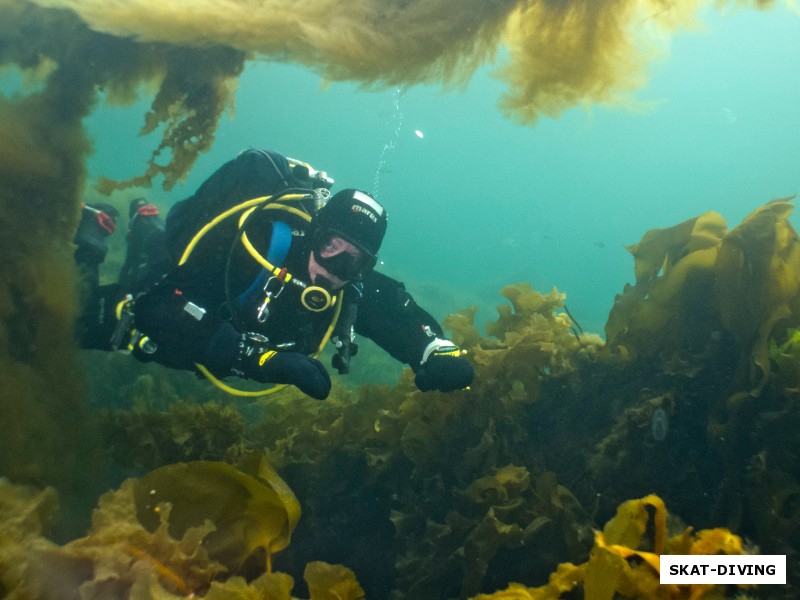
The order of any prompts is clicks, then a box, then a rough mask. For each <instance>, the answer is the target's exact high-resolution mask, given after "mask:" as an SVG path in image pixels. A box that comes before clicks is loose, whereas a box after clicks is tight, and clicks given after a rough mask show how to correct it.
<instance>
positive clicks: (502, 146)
mask: <svg viewBox="0 0 800 600" xmlns="http://www.w3.org/2000/svg"><path fill="white" fill-rule="evenodd" d="M699 21H700V22H701V25H702V27H701V28H699V29H698V30H691V31H687V30H683V31H681V32H679V33H678V34H676V35H675V36H674V37H673V38H672V40H671V42H670V44H669V46H670V47H669V48H668V49H667V52H665V54H664V55H663V56H662V57H661V58H659V59H657V60H655V61H653V62H652V63H651V64H650V65H649V67H648V70H647V72H648V76H649V81H648V82H647V84H646V85H645V86H644V87H643V88H642V89H640V90H638V91H637V92H636V93H635V99H636V100H637V101H639V104H640V105H641V107H640V108H641V110H637V111H632V110H628V109H626V108H623V107H603V106H590V107H575V108H573V109H570V110H568V111H567V112H566V113H564V114H562V115H560V116H558V117H556V118H549V117H544V118H542V119H541V120H540V121H539V122H538V123H536V124H535V125H534V126H521V125H518V124H515V123H513V122H511V121H510V120H508V119H506V118H505V117H504V116H503V115H502V114H501V113H500V111H499V110H498V107H497V102H498V100H499V98H500V95H501V94H502V93H503V91H504V88H503V86H502V84H500V83H499V82H497V81H496V80H495V79H493V78H492V71H493V69H494V67H493V66H491V65H490V66H488V67H485V68H484V69H482V70H481V71H480V72H478V73H477V74H476V76H475V77H473V79H472V80H471V81H470V82H469V84H468V86H467V88H466V89H465V90H463V91H444V90H442V89H441V88H439V87H436V86H419V87H412V88H410V89H403V90H400V89H387V90H383V91H378V92H375V91H362V90H360V89H359V87H358V86H356V85H352V84H342V83H338V84H332V85H330V86H329V87H325V86H324V85H323V82H322V81H321V80H320V78H319V76H317V75H316V74H314V73H312V72H310V71H308V70H306V69H303V68H300V67H296V66H292V65H284V64H277V63H271V62H250V63H249V64H248V66H247V68H246V71H245V73H244V74H243V76H242V77H241V78H240V80H239V88H238V91H237V95H236V109H235V114H234V115H229V118H225V119H223V121H222V122H221V124H220V126H219V129H218V132H217V140H216V143H215V144H214V146H213V148H212V150H211V151H210V152H208V153H207V154H205V155H204V156H201V157H200V159H199V160H198V161H197V163H196V165H195V167H194V169H193V170H192V172H191V173H190V175H189V177H188V178H187V180H186V181H185V183H184V184H183V185H182V186H178V187H176V188H175V189H174V190H172V191H171V192H169V193H167V192H164V191H163V190H160V189H155V190H152V191H151V192H148V193H152V196H153V198H154V199H155V200H156V201H157V202H158V203H160V204H161V205H164V206H166V205H169V204H171V203H172V202H174V201H177V200H179V199H181V198H182V197H185V196H186V195H188V194H190V193H191V192H192V191H193V190H194V189H195V188H196V187H197V186H198V185H199V184H200V183H201V182H202V180H203V179H204V178H205V177H207V176H208V175H209V174H211V173H212V172H213V171H214V169H216V168H217V167H218V166H219V165H221V164H222V163H224V162H225V161H226V160H228V159H230V158H232V157H233V156H235V155H236V154H237V153H238V152H239V151H241V150H242V149H244V148H247V147H251V146H254V147H269V148H274V149H277V150H279V151H281V152H283V153H285V154H287V155H289V156H293V157H295V158H300V159H302V160H305V161H307V162H310V163H311V164H312V165H314V166H315V167H316V168H317V169H323V170H326V171H328V172H329V173H330V175H331V176H332V177H333V178H334V179H335V180H336V187H337V189H342V188H344V187H358V188H363V189H366V190H368V191H371V192H376V193H377V195H378V196H379V198H380V200H381V201H382V202H384V203H385V204H386V206H387V208H388V210H389V214H390V229H389V233H388V236H387V239H386V242H385V244H384V248H383V252H382V255H381V259H382V261H383V263H384V264H383V267H382V268H383V269H384V270H385V271H386V272H387V273H389V274H392V275H395V276H398V277H399V278H400V279H402V280H404V281H406V282H407V284H408V285H409V287H410V288H411V289H412V291H414V292H415V295H416V296H417V299H418V301H420V302H422V303H423V304H427V305H431V304H433V306H432V308H433V310H434V312H436V313H437V315H438V316H443V313H446V312H449V311H452V310H456V309H458V308H462V307H466V306H471V305H473V304H478V305H479V306H480V307H481V311H480V312H479V317H478V321H479V322H482V321H485V320H488V319H493V318H494V317H495V315H496V313H495V310H494V307H495V306H496V305H497V304H499V303H501V302H503V299H502V298H501V297H500V296H499V295H498V291H499V289H500V288H501V287H502V286H503V285H505V284H509V283H516V282H518V281H528V282H530V283H531V284H532V285H533V286H534V288H535V289H538V290H540V291H543V292H544V291H548V290H549V289H550V288H551V287H552V286H556V287H557V288H558V289H559V290H560V291H562V292H565V293H566V294H567V305H568V307H569V308H570V310H571V312H572V313H573V314H574V316H575V317H576V318H577V319H578V320H579V321H580V322H581V324H582V325H583V327H584V328H585V329H586V330H589V331H595V332H599V333H601V332H602V329H603V325H604V323H605V320H606V318H607V316H608V311H609V309H610V307H611V305H612V302H613V300H614V295H615V294H616V293H618V292H620V291H621V289H622V287H623V286H624V284H625V283H626V282H629V281H632V278H633V270H632V267H633V260H632V258H631V256H630V255H629V253H628V252H627V251H626V250H625V249H624V245H630V244H633V243H635V242H637V241H638V240H639V239H640V238H641V237H642V235H643V234H644V233H645V232H646V231H647V230H648V229H650V228H653V227H669V226H671V225H674V224H677V223H679V222H681V221H684V220H686V219H689V218H691V217H694V216H696V215H698V214H701V213H703V212H705V211H709V210H715V211H718V212H720V213H721V214H722V215H723V217H725V219H726V220H727V222H728V225H729V228H733V227H735V226H736V225H738V224H739V223H740V222H741V220H742V218H744V217H745V216H746V215H747V214H748V213H749V212H750V211H751V210H753V209H755V208H756V207H757V206H759V205H761V204H762V203H764V202H766V201H768V200H770V199H773V198H777V197H784V196H789V195H792V194H795V193H797V192H798V190H799V189H800V109H798V106H800V45H799V44H798V43H797V42H798V40H800V16H799V15H797V14H795V13H793V12H792V11H790V10H789V9H788V8H786V7H784V6H782V5H781V6H776V7H775V8H774V9H772V10H769V11H764V12H760V11H755V10H750V9H739V10H730V11H727V12H725V11H723V12H720V11H717V10H709V11H706V12H704V13H701V15H700V16H699ZM145 107H146V104H140V105H137V106H135V107H131V108H127V109H120V108H114V109H109V108H102V109H100V110H98V111H97V112H96V113H95V115H94V116H93V117H92V118H91V119H90V121H89V123H88V126H89V128H90V131H91V133H92V136H93V138H94V140H95V153H94V156H93V158H92V160H91V162H90V171H91V174H92V175H93V176H97V175H103V176H107V177H119V178H124V177H128V176H132V175H135V174H137V173H138V172H140V171H141V170H143V165H144V162H145V160H146V158H147V157H148V155H149V152H150V150H151V149H152V148H153V147H154V146H155V144H156V143H157V141H156V139H155V137H154V136H150V138H152V139H149V138H145V139H142V138H139V137H138V130H139V128H140V127H141V124H142V118H143V117H142V115H143V114H144V112H145ZM416 131H420V132H422V134H423V136H424V137H422V138H420V137H419V136H418V135H417V134H416V133H415V132H416ZM793 218H794V222H795V223H797V217H796V216H795V217H793Z"/></svg>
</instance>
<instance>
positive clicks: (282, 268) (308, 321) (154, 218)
mask: <svg viewBox="0 0 800 600" xmlns="http://www.w3.org/2000/svg"><path fill="white" fill-rule="evenodd" d="M332 183H333V180H331V179H330V178H328V177H327V174H326V173H324V172H321V171H315V170H314V169H313V168H311V167H310V166H309V165H307V164H306V163H302V162H300V161H296V160H294V159H288V158H286V157H284V156H283V155H281V154H279V153H277V152H274V151H269V150H257V149H250V150H245V151H244V152H242V153H240V154H239V155H238V156H237V157H236V158H235V159H233V160H231V161H229V162H228V163H226V164H225V165H223V166H222V167H220V168H219V169H218V170H217V171H216V172H215V173H214V174H213V175H211V177H209V178H208V179H207V180H206V181H205V182H204V183H203V184H202V185H201V186H200V188H198V190H197V192H195V194H194V195H193V196H190V197H189V198H187V199H185V200H183V201H181V202H178V203H177V204H175V205H174V206H173V207H172V209H171V210H170V212H169V214H168V215H167V219H166V223H165V224H164V223H163V221H161V220H160V216H158V212H157V209H155V207H154V206H152V205H150V204H149V203H147V202H146V201H145V200H143V199H137V200H135V201H134V203H138V204H137V205H136V206H135V207H134V204H133V203H132V205H131V211H132V213H131V214H132V215H133V214H134V208H135V211H136V212H135V214H136V215H137V216H136V217H135V218H136V219H139V221H140V224H141V223H145V222H149V223H150V227H149V228H150V230H151V231H152V230H160V231H161V233H162V235H161V236H160V237H158V236H154V237H153V239H152V240H151V242H152V243H153V244H157V245H158V244H160V246H161V248H162V249H165V250H163V251H159V250H157V249H156V250H154V249H153V248H151V249H150V250H149V255H148V257H147V260H144V261H143V262H142V261H137V260H135V259H133V258H132V257H131V256H130V254H131V251H132V250H133V249H134V246H133V245H134V238H133V237H129V240H128V244H129V246H128V251H129V256H128V258H127V259H126V263H125V265H126V266H124V267H123V274H124V275H125V277H122V278H121V281H120V282H119V283H117V284H112V285H108V286H100V287H97V288H96V290H95V293H94V294H93V295H92V296H91V298H92V299H91V300H90V301H89V302H88V303H87V308H88V309H89V314H88V315H86V316H84V318H82V320H81V323H82V327H81V331H82V336H81V339H82V345H83V346H84V347H87V348H101V347H105V349H112V350H113V349H118V348H127V349H129V350H130V351H131V353H132V354H133V355H134V356H135V357H137V358H138V359H140V360H143V361H156V362H158V363H160V364H163V365H165V366H167V367H171V368H177V369H187V370H193V371H195V372H198V373H199V374H202V375H203V376H205V377H206V378H208V379H209V380H211V381H212V382H213V383H215V384H216V385H218V386H219V387H221V388H222V389H225V390H226V391H230V392H231V393H239V394H240V395H260V394H263V393H264V392H263V391H262V392H241V391H238V390H236V389H235V388H231V387H230V386H228V385H227V384H226V383H224V382H223V381H221V380H223V379H226V378H229V377H232V376H235V377H240V378H244V379H251V380H254V381H257V382H260V383H265V384H290V385H294V386H296V387H297V388H299V389H300V390H301V391H302V392H304V393H305V394H307V395H309V396H311V397H313V398H317V399H324V398H326V397H327V396H328V394H329V392H330V388H331V379H330V376H329V374H328V372H327V370H326V368H325V367H324V366H323V364H322V363H321V362H320V361H319V360H317V358H316V357H317V356H318V355H319V354H320V353H321V352H322V349H323V348H324V347H325V345H326V344H327V343H328V342H329V341H333V342H334V344H335V347H336V349H337V351H336V354H335V355H334V357H333V361H332V364H333V367H334V368H336V369H337V370H338V371H339V373H342V374H344V373H347V372H348V371H349V365H350V358H351V357H352V356H354V355H355V354H356V352H357V350H358V346H357V344H356V343H355V334H358V335H362V336H364V337H367V338H369V339H371V340H373V341H374V342H375V343H376V344H377V345H378V346H380V347H381V348H382V349H383V350H385V351H386V352H388V353H389V354H390V355H391V356H392V357H394V358H395V359H396V360H399V361H401V362H403V363H405V364H407V365H409V366H410V367H411V368H412V370H413V371H414V373H415V383H416V385H417V387H418V388H419V389H420V390H421V391H430V390H439V391H443V392H449V391H455V390H459V389H463V388H466V387H467V386H469V385H470V383H471V382H472V377H473V368H472V365H470V363H469V362H468V361H467V360H466V359H465V358H464V356H463V355H462V352H461V351H460V349H459V348H458V347H457V346H456V345H455V344H453V343H452V342H451V341H449V340H447V339H446V338H445V336H444V334H443V330H442V328H441V326H440V325H439V324H438V323H437V321H436V320H435V319H434V318H433V317H432V316H431V315H430V314H429V313H428V312H426V311H425V310H424V309H422V308H421V307H419V306H418V305H417V304H416V303H415V302H414V300H413V298H412V297H411V295H410V294H409V293H408V292H407V291H406V290H405V287H404V285H403V284H402V283H400V282H398V281H396V280H394V279H392V278H390V277H388V276H386V275H384V274H382V273H380V272H378V271H376V270H375V265H376V263H377V258H378V251H379V249H380V246H381V243H382V242H383V238H384V234H385V233H386V226H387V214H386V210H385V208H384V207H383V206H382V205H381V204H380V203H379V202H378V201H377V200H375V198H373V197H372V196H371V195H369V194H368V193H366V192H363V191H359V190H355V189H346V190H342V191H340V192H338V193H336V194H334V195H331V193H330V187H331V185H332ZM98 206H99V208H98ZM104 208H105V207H103V206H101V205H94V206H93V207H85V208H84V211H85V212H86V211H87V210H88V211H90V213H89V219H88V220H89V221H90V223H91V224H92V225H93V226H94V225H95V221H96V222H97V223H99V222H100V221H101V220H103V219H101V218H100V217H99V216H98V218H97V219H95V220H93V219H92V216H93V215H94V213H91V211H93V210H99V211H100V212H105V214H106V215H107V216H108V217H109V219H110V220H111V221H113V220H114V219H113V218H111V215H108V212H107V211H104V210H103V209H104ZM108 208H110V207H108ZM86 216H87V215H86V214H84V217H86ZM132 220H133V219H132ZM148 220H149V221H148ZM83 224H84V223H83V221H82V223H81V226H83ZM111 229H112V230H113V228H111ZM80 232H81V228H79V235H78V236H76V244H77V245H78V247H79V248H81V245H82V241H81V235H80ZM94 232H95V233H96V234H98V235H100V236H103V235H108V234H109V233H110V232H109V228H108V227H99V228H98V227H94ZM132 232H133V228H132V229H131V235H132ZM95 237H97V236H95ZM141 246H143V245H141ZM138 251H141V248H139V250H137V252H138ZM165 257H167V258H166V259H165ZM76 259H78V260H79V261H80V257H79V256H78V252H76ZM151 259H152V260H155V261H156V263H157V264H156V268H155V269H153V268H151V267H152V266H153V265H152V264H151V263H150V261H151ZM95 262H96V261H95ZM167 263H168V264H169V265H170V268H165V267H166V264H167ZM143 269H144V271H145V275H146V276H144V277H138V276H137V273H141V272H142V270H143ZM158 270H160V271H161V273H159V275H158V277H155V276H154V272H156V271H158ZM273 389H275V388H273Z"/></svg>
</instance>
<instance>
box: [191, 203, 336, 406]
mask: <svg viewBox="0 0 800 600" xmlns="http://www.w3.org/2000/svg"><path fill="white" fill-rule="evenodd" d="M307 198H308V194H286V195H284V196H280V200H281V201H287V200H305V199H307ZM273 199H274V197H273V196H261V197H259V198H253V199H251V200H247V201H245V202H242V203H241V204H237V205H236V206H234V207H232V208H229V209H228V210H226V211H224V212H222V213H220V214H218V215H217V216H216V217H214V218H213V219H212V220H211V221H209V222H208V223H206V224H205V225H204V226H203V227H202V228H201V229H200V231H198V232H197V233H196V234H195V235H194V237H193V238H192V239H191V241H190V242H189V243H188V244H187V245H186V249H185V250H184V251H183V255H182V256H181V258H180V260H179V261H178V266H180V265H183V264H184V263H185V262H186V261H187V260H188V259H189V256H191V254H192V252H193V251H194V248H195V246H197V244H198V243H199V242H200V240H201V239H203V237H204V236H205V235H206V234H207V233H208V232H209V231H211V230H212V229H213V228H214V227H216V226H217V225H219V224H220V223H221V222H222V221H224V220H225V219H227V218H228V217H230V216H232V215H235V214H236V213H238V212H242V211H244V212H242V215H241V217H240V218H239V224H238V227H239V229H242V227H243V226H244V223H245V221H246V220H247V218H248V217H249V216H250V215H251V214H252V212H253V211H254V210H256V209H259V207H260V210H283V211H286V212H288V213H290V214H293V215H296V216H298V217H300V218H302V219H304V220H306V221H308V222H310V221H311V216H310V215H309V214H308V213H306V212H305V211H302V210H299V209H297V208H294V207H292V206H286V205H284V204H279V203H277V202H270V200H273ZM241 242H242V245H244V247H245V248H246V249H247V252H248V253H249V254H250V256H252V257H253V259H254V260H255V261H256V262H257V263H258V264H260V265H261V266H262V267H264V268H265V269H267V271H269V272H270V273H272V274H273V275H278V273H280V271H281V269H280V268H278V267H276V266H275V265H273V264H271V263H270V262H269V261H268V260H267V259H266V258H265V257H264V256H262V255H261V253H259V252H258V250H256V249H255V247H254V246H253V244H252V243H251V242H250V240H249V238H248V237H247V234H246V233H245V232H244V231H242V234H241ZM285 278H286V281H287V282H288V281H290V280H291V278H292V276H291V275H290V274H289V273H286V275H285ZM343 294H344V292H339V294H338V295H337V297H336V300H337V301H336V310H335V311H334V314H333V319H331V323H330V325H329V326H328V329H327V331H325V335H324V336H323V337H322V341H321V342H320V344H319V347H318V348H317V351H316V352H315V353H314V354H312V357H313V358H317V357H318V356H319V355H320V354H322V350H323V349H324V348H325V344H327V343H328V341H329V340H330V339H331V335H333V330H334V328H335V327H336V322H337V321H338V320H339V314H340V313H341V310H342V295H343ZM194 366H195V367H196V368H197V370H198V371H200V373H202V374H203V376H204V377H205V378H206V379H208V380H209V381H210V382H211V383H213V384H214V385H215V386H216V387H218V388H219V389H221V390H222V391H223V392H226V393H228V394H231V395H232V396H240V397H248V398H256V397H259V396H266V395H267V394H274V393H275V392H278V391H280V390H282V389H283V388H285V387H286V385H287V384H277V385H274V386H272V387H270V388H266V389H263V390H255V391H247V390H240V389H237V388H234V387H231V386H229V385H227V384H226V383H224V382H222V381H221V380H220V379H219V378H218V377H216V376H215V375H213V374H212V373H211V372H210V371H209V370H208V369H207V368H206V367H204V366H203V365H201V364H200V363H195V364H194Z"/></svg>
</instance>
